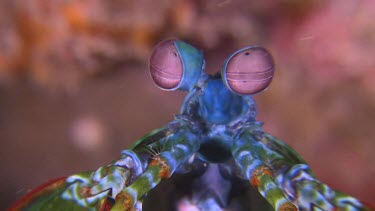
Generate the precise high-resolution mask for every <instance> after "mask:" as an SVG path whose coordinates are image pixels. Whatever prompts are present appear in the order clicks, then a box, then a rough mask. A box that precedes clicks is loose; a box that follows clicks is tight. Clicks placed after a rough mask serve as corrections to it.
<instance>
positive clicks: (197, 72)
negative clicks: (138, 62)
mask: <svg viewBox="0 0 375 211" xmlns="http://www.w3.org/2000/svg"><path fill="white" fill-rule="evenodd" d="M149 65H150V74H151V77H152V79H153V80H154V82H155V84H156V85H157V86H159V87H160V88H162V89H165V90H175V89H179V90H185V91H188V90H190V89H191V88H193V87H194V85H195V84H196V82H197V81H198V79H199V77H200V76H201V73H202V71H203V68H204V59H203V55H202V53H201V52H200V51H198V50H197V49H196V48H194V47H193V46H191V45H189V44H187V43H185V42H182V41H179V40H175V39H172V40H166V41H162V42H160V43H159V44H158V45H156V47H155V48H154V51H153V52H152V55H151V57H150V63H149Z"/></svg>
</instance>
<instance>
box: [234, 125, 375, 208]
mask: <svg viewBox="0 0 375 211" xmlns="http://www.w3.org/2000/svg"><path fill="white" fill-rule="evenodd" d="M232 151H233V155H234V157H235V159H236V161H237V164H238V165H239V166H240V167H241V168H242V169H243V171H244V173H245V175H244V176H245V178H247V179H248V180H250V182H251V185H252V186H254V187H256V188H257V189H258V190H259V192H260V193H261V194H262V196H264V197H265V198H266V199H267V200H268V201H269V202H270V203H271V204H272V206H273V207H274V208H275V210H297V209H298V210H369V209H367V208H365V206H364V205H363V204H362V203H361V202H360V201H358V200H357V199H355V198H354V197H350V196H348V195H346V194H343V193H340V192H337V191H334V190H332V189H331V188H329V187H328V186H327V185H326V184H324V183H322V182H320V181H319V180H317V179H316V178H315V176H314V174H313V173H312V171H311V169H310V167H309V166H308V165H307V164H306V163H305V161H304V160H303V159H302V158H301V157H300V156H299V155H298V154H297V153H296V152H295V151H294V150H293V149H292V148H290V147H289V146H287V145H286V144H285V143H283V142H281V141H280V140H277V139H276V138H275V137H273V136H271V135H269V134H266V133H264V134H263V135H262V136H261V137H259V135H255V134H253V133H251V132H250V131H247V132H244V133H242V134H241V135H239V138H238V139H237V140H236V141H235V144H234V146H233V148H232ZM291 203H293V206H294V205H295V206H294V207H293V206H291Z"/></svg>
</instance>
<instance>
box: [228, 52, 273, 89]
mask: <svg viewBox="0 0 375 211" xmlns="http://www.w3.org/2000/svg"><path fill="white" fill-rule="evenodd" d="M274 72H275V65H274V62H273V59H272V56H271V54H270V53H269V52H268V51H267V50H266V49H265V48H262V47H246V48H243V49H240V50H239V51H237V52H235V53H233V54H232V55H231V56H230V57H229V58H228V59H227V61H226V62H225V65H224V67H223V70H222V75H223V80H224V83H225V84H226V86H227V87H228V88H229V89H230V90H232V91H233V92H235V93H237V94H240V95H250V94H256V93H258V92H261V91H263V90H264V89H266V88H267V87H268V86H269V84H270V83H271V81H272V78H273V74H274Z"/></svg>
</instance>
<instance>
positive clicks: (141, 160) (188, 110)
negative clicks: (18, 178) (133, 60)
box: [12, 40, 369, 210]
mask: <svg viewBox="0 0 375 211" xmlns="http://www.w3.org/2000/svg"><path fill="white" fill-rule="evenodd" d="M150 69H151V76H152V77H153V79H154V81H155V83H156V84H157V85H158V86H159V87H161V88H163V89H167V90H175V89H179V90H185V91H189V94H188V95H187V97H186V98H185V100H184V103H183V105H182V107H181V113H180V114H178V115H176V116H175V119H174V120H173V121H172V122H171V123H169V124H168V125H166V126H165V127H163V128H160V129H158V130H155V131H153V132H151V133H150V134H148V135H146V136H145V137H143V138H141V139H140V140H138V141H137V142H136V143H135V144H134V145H133V146H132V147H130V148H129V149H128V150H125V151H123V152H122V153H121V157H120V158H119V159H118V160H116V161H114V162H113V163H111V164H109V165H107V166H104V167H101V168H99V169H98V170H97V171H94V172H86V173H81V174H76V175H72V176H70V177H67V178H63V179H59V180H57V181H53V182H51V183H49V184H47V185H45V186H43V187H42V188H40V189H38V190H37V191H35V192H33V193H31V194H29V195H28V196H26V197H25V198H24V199H23V200H21V201H20V202H19V203H18V204H16V205H15V206H14V207H13V208H12V209H21V208H22V209H25V210H36V209H38V210H59V209H60V210H81V209H82V210H86V209H88V210H141V209H142V201H143V200H144V199H145V198H147V197H145V195H146V194H147V193H149V192H150V190H151V189H153V188H154V187H155V186H157V185H158V184H159V183H160V181H161V180H166V179H169V178H170V177H171V176H172V175H173V174H180V175H190V176H191V178H192V179H191V182H190V183H189V185H188V186H189V187H187V188H188V189H189V190H190V191H188V193H189V194H188V195H186V196H183V197H181V198H178V199H177V204H176V206H175V207H173V209H178V206H179V205H181V204H189V205H191V206H193V207H195V208H197V209H200V210H224V209H227V208H232V209H233V210H244V209H248V207H246V206H241V205H240V202H241V201H236V200H235V199H234V198H235V197H234V196H235V195H236V194H233V191H234V190H239V189H241V188H238V187H236V181H239V182H238V184H240V186H239V187H242V186H243V187H246V188H250V187H249V184H250V186H252V187H253V188H255V189H256V190H257V191H258V192H259V193H260V194H261V195H262V196H263V197H264V198H265V199H266V200H267V202H268V203H269V204H270V205H271V206H272V207H273V209H275V210H366V209H369V208H366V207H365V206H364V205H363V204H362V203H361V202H360V201H359V200H357V199H355V198H353V197H350V196H347V195H345V194H342V193H339V192H336V191H334V190H332V189H330V188H329V187H328V186H327V185H325V184H324V183H321V182H320V181H319V180H317V179H316V178H315V176H314V175H313V173H312V172H311V170H310V168H309V166H308V165H307V164H306V163H305V161H304V160H303V159H302V158H301V157H300V156H299V155H298V154H297V153H296V152H295V151H294V150H293V149H291V148H290V147H289V146H287V145H286V144H285V143H283V142H281V141H280V140H278V139H276V138H275V137H273V136H272V135H270V134H267V133H266V132H264V131H263V129H262V123H260V122H258V121H257V120H256V114H257V111H256V106H255V102H254V100H253V98H252V97H251V95H252V94H255V93H258V92H260V91H263V90H264V89H265V88H267V86H268V85H269V84H270V82H271V80H272V77H273V72H274V64H273V60H272V57H271V56H270V54H269V53H268V52H267V51H266V50H265V49H264V48H261V47H246V48H243V49H240V50H239V51H236V52H235V53H234V54H233V55H231V56H230V57H229V58H228V59H227V61H226V62H225V64H224V67H223V70H222V73H221V74H217V75H215V76H210V75H207V74H205V73H204V71H203V70H204V59H203V56H202V53H201V52H200V51H198V50H196V49H195V48H194V47H192V46H190V45H188V44H186V43H184V42H181V41H178V40H169V41H165V42H162V43H161V44H159V45H158V46H157V47H156V50H155V51H154V53H153V55H152V57H151V61H150ZM237 196H238V194H237ZM245 200H246V199H245ZM242 202H243V201H242ZM245 203H246V202H245ZM258 209H260V208H258ZM264 209H266V208H264ZM262 210H263V208H262Z"/></svg>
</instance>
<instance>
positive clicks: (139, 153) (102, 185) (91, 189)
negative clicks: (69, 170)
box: [61, 128, 168, 207]
mask: <svg viewBox="0 0 375 211" xmlns="http://www.w3.org/2000/svg"><path fill="white" fill-rule="evenodd" d="M167 131H168V130H167V129H166V128H160V129H157V130H155V131H152V132H151V133H149V134H147V135H146V136H144V137H143V138H141V139H139V140H138V141H137V142H136V144H135V145H134V146H133V147H131V148H130V149H131V150H124V151H122V153H121V154H122V156H121V158H120V159H118V160H116V161H114V162H113V163H111V164H109V165H107V166H103V167H100V168H99V169H98V170H96V171H94V172H85V173H80V174H75V175H72V176H70V177H68V178H67V179H66V183H68V184H69V186H68V187H67V188H66V190H65V191H64V192H63V193H62V195H61V197H62V198H63V199H65V200H69V201H74V202H75V203H77V204H79V205H81V206H83V207H93V206H96V207H103V206H104V205H103V204H104V202H106V201H107V198H108V197H110V198H115V197H116V195H117V194H118V193H119V192H121V191H122V190H123V189H124V188H125V187H126V186H128V185H129V184H131V183H132V182H133V181H134V180H135V179H136V178H137V177H138V176H140V175H141V174H142V173H143V172H144V170H145V169H146V167H147V166H148V159H147V157H150V156H151V155H150V153H149V152H148V151H147V147H145V145H148V144H160V143H162V142H163V141H164V140H165V137H166V133H167ZM108 206H109V205H108ZM104 207H105V206H104Z"/></svg>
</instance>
